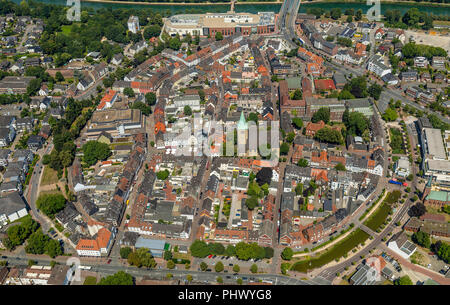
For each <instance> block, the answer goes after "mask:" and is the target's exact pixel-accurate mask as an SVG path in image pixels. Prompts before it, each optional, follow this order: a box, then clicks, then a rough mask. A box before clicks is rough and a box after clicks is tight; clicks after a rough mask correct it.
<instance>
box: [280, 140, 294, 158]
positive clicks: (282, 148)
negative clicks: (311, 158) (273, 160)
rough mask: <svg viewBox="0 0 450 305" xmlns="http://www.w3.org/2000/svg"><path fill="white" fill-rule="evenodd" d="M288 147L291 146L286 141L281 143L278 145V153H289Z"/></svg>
mask: <svg viewBox="0 0 450 305" xmlns="http://www.w3.org/2000/svg"><path fill="white" fill-rule="evenodd" d="M290 147H291V146H290V145H289V144H288V143H286V142H284V143H282V144H281V146H280V153H281V154H282V155H287V154H288V153H289V148H290Z"/></svg>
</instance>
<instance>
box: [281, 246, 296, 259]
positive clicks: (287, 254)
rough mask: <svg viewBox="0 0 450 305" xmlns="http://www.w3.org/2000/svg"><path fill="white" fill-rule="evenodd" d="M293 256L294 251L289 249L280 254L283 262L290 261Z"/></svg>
mask: <svg viewBox="0 0 450 305" xmlns="http://www.w3.org/2000/svg"><path fill="white" fill-rule="evenodd" d="M293 255H294V251H292V249H291V248H289V247H286V248H284V249H283V252H281V258H282V259H284V260H288V261H290V260H291V259H292V256H293Z"/></svg>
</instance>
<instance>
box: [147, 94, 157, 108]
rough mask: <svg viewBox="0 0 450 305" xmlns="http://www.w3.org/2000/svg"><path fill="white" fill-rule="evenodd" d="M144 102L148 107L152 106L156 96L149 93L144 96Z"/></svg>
mask: <svg viewBox="0 0 450 305" xmlns="http://www.w3.org/2000/svg"><path fill="white" fill-rule="evenodd" d="M145 102H146V103H147V105H149V106H153V105H155V104H156V94H155V93H154V92H149V93H146V94H145Z"/></svg>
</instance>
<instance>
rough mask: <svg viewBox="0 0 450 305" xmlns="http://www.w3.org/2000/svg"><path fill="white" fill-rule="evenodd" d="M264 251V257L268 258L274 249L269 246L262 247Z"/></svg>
mask: <svg viewBox="0 0 450 305" xmlns="http://www.w3.org/2000/svg"><path fill="white" fill-rule="evenodd" d="M264 253H265V255H264V258H268V259H270V258H272V257H273V254H274V250H273V248H271V247H264Z"/></svg>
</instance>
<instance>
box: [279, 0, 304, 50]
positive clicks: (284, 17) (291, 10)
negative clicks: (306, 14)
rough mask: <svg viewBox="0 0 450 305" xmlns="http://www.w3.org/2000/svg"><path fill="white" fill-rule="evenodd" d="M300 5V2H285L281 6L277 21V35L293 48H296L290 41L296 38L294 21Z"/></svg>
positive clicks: (289, 0)
mask: <svg viewBox="0 0 450 305" xmlns="http://www.w3.org/2000/svg"><path fill="white" fill-rule="evenodd" d="M300 3H301V0H285V1H284V2H283V4H282V5H281V9H280V13H279V16H278V20H277V27H278V30H279V33H280V34H281V35H282V36H283V38H285V39H286V40H287V41H288V43H289V44H290V45H292V46H293V47H297V45H296V44H295V43H294V42H293V41H292V39H293V38H295V37H296V34H295V20H296V19H297V14H298V10H299V8H300Z"/></svg>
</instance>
